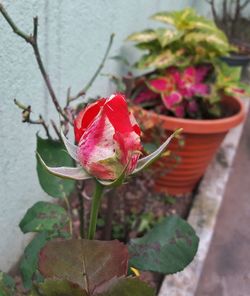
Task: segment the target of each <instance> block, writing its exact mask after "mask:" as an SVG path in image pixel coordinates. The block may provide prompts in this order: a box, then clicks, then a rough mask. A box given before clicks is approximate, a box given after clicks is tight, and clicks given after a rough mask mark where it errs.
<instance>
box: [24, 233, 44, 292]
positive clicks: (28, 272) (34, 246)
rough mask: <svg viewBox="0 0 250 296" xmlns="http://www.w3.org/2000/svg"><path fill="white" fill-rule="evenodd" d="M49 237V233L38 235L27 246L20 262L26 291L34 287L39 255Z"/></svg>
mask: <svg viewBox="0 0 250 296" xmlns="http://www.w3.org/2000/svg"><path fill="white" fill-rule="evenodd" d="M48 239H49V235H48V233H47V232H41V233H39V234H37V235H36V236H35V237H34V239H33V240H32V241H31V242H30V243H29V244H28V245H27V247H26V248H25V250H24V254H23V257H22V259H21V262H20V271H21V275H22V279H23V285H24V287H25V288H26V289H30V288H31V287H32V279H33V276H34V274H35V272H36V271H37V267H38V254H39V252H40V250H41V249H42V247H43V246H44V245H45V243H46V242H47V240H48Z"/></svg>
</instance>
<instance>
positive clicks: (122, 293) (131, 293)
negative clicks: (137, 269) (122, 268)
mask: <svg viewBox="0 0 250 296" xmlns="http://www.w3.org/2000/svg"><path fill="white" fill-rule="evenodd" d="M154 295H156V294H155V292H154V289H153V288H151V287H149V286H148V285H147V284H146V283H144V282H142V281H140V280H139V279H137V278H121V279H118V280H117V281H115V283H114V284H113V285H112V286H111V287H110V288H109V289H108V291H107V292H104V293H101V294H97V295H96V296H154Z"/></svg>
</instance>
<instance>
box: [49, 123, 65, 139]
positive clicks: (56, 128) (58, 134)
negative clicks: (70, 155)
mask: <svg viewBox="0 0 250 296" xmlns="http://www.w3.org/2000/svg"><path fill="white" fill-rule="evenodd" d="M50 122H51V125H52V127H53V129H54V131H55V133H56V135H57V137H58V139H59V140H60V141H61V142H62V143H63V139H62V137H61V134H60V132H59V129H58V127H57V126H56V123H55V122H54V120H52V119H51V120H50Z"/></svg>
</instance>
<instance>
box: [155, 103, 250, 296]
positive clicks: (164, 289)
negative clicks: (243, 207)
mask: <svg viewBox="0 0 250 296" xmlns="http://www.w3.org/2000/svg"><path fill="white" fill-rule="evenodd" d="M245 106H246V109H248V108H249V101H245ZM243 126H244V124H241V125H239V126H238V127H236V128H234V129H232V130H231V131H230V132H229V133H228V134H227V136H226V137H225V139H224V141H223V143H222V145H221V147H220V149H219V150H218V152H217V154H216V155H215V157H214V159H213V161H212V162H211V164H210V165H209V167H208V169H207V171H206V174H205V175H204V177H203V179H202V182H201V184H200V187H199V190H198V193H197V195H196V196H195V200H194V204H193V207H192V209H191V211H190V214H189V217H188V222H189V223H190V224H191V225H192V226H193V228H194V229H195V231H196V233H197V235H198V236H199V238H200V244H199V249H198V252H197V254H196V257H195V258H194V260H193V262H192V263H191V264H190V265H189V266H188V267H187V268H186V269H185V270H184V271H182V272H180V273H177V274H174V275H168V276H166V277H165V279H164V281H163V283H162V286H161V289H160V292H159V294H158V296H194V295H195V292H196V289H197V286H198V282H199V279H200V276H201V272H202V269H203V265H204V262H205V259H206V256H207V253H208V250H209V246H210V242H211V240H212V236H213V233H214V228H215V225H216V220H217V215H218V212H219V209H220V206H221V203H222V200H223V196H224V192H225V188H226V185H227V182H228V179H229V175H230V172H231V168H232V165H233V161H234V158H235V155H236V151H237V148H238V144H239V142H240V138H241V134H242V131H243Z"/></svg>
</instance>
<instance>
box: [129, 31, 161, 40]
mask: <svg viewBox="0 0 250 296" xmlns="http://www.w3.org/2000/svg"><path fill="white" fill-rule="evenodd" d="M155 39H157V35H156V33H155V31H154V30H151V29H149V30H144V31H142V32H138V33H133V34H131V35H129V36H128V38H127V40H129V41H134V42H140V43H141V42H143V43H146V42H151V41H152V40H155Z"/></svg>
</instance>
